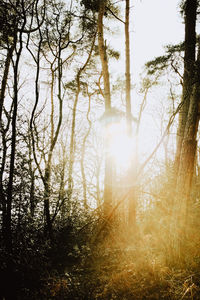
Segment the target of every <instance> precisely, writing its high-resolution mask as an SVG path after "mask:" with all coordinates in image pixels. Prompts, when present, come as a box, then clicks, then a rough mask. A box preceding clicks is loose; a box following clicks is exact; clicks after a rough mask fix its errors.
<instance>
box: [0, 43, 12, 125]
mask: <svg viewBox="0 0 200 300" xmlns="http://www.w3.org/2000/svg"><path fill="white" fill-rule="evenodd" d="M14 49H15V44H14V43H13V45H12V46H11V47H10V48H8V50H7V56H6V61H5V69H4V73H3V78H2V82H1V92H0V128H1V121H2V111H3V104H4V98H5V92H6V84H7V80H8V74H9V68H10V62H11V59H12V56H13V51H14Z"/></svg>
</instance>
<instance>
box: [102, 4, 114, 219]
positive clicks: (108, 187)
mask: <svg viewBox="0 0 200 300" xmlns="http://www.w3.org/2000/svg"><path fill="white" fill-rule="evenodd" d="M105 7H106V1H105V0H103V1H100V2H99V11H98V48H99V55H100V59H101V66H102V74H103V82H104V91H103V94H104V100H105V117H106V118H107V120H106V128H105V130H106V131H108V130H109V125H110V124H109V123H110V122H111V120H109V114H110V112H111V93H110V76H109V71H108V59H107V53H106V45H105V41H104V30H103V16H104V14H105ZM108 147H109V137H108V135H106V137H105V177H104V213H105V215H107V214H109V212H110V209H111V205H112V176H113V175H112V161H111V158H110V155H109V152H108Z"/></svg>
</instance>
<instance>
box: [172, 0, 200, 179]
mask: <svg viewBox="0 0 200 300" xmlns="http://www.w3.org/2000/svg"><path fill="white" fill-rule="evenodd" d="M196 13H197V0H187V1H186V3H185V55H184V74H183V91H182V100H181V101H182V108H181V109H180V112H179V123H178V130H177V146H176V156H175V166H174V169H175V176H174V178H175V181H176V178H177V174H178V169H179V163H180V155H181V148H182V143H183V138H184V132H185V126H186V121H187V115H188V110H189V104H190V95H191V93H192V84H193V76H194V66H195V47H196Z"/></svg>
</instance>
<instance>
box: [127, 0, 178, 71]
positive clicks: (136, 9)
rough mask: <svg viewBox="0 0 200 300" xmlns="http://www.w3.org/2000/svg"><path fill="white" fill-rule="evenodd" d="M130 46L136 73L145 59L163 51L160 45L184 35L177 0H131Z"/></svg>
mask: <svg viewBox="0 0 200 300" xmlns="http://www.w3.org/2000/svg"><path fill="white" fill-rule="evenodd" d="M131 2H132V3H133V4H134V5H133V7H132V8H131V10H132V13H131V14H132V16H133V17H132V18H131V27H132V28H130V30H131V31H133V32H132V47H131V51H132V54H133V58H134V59H133V64H132V67H134V70H132V73H133V76H134V73H135V75H136V76H137V75H138V73H140V72H141V68H142V66H143V65H144V63H145V62H146V61H148V60H151V59H153V58H154V57H156V56H159V55H162V54H163V53H164V50H163V46H165V45H167V44H175V43H178V42H180V41H181V40H183V38H184V24H183V20H182V18H181V16H180V13H179V7H178V4H179V2H180V0H141V1H140V0H134V1H133V0H131Z"/></svg>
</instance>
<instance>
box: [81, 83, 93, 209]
mask: <svg viewBox="0 0 200 300" xmlns="http://www.w3.org/2000/svg"><path fill="white" fill-rule="evenodd" d="M87 94H88V111H87V121H88V124H89V127H88V130H87V132H86V134H85V136H84V139H83V144H82V149H81V175H82V184H83V204H84V207H85V209H87V208H88V205H87V182H86V176H85V168H84V159H85V144H86V141H87V138H88V136H89V134H90V130H91V127H92V122H91V120H90V119H89V114H90V105H91V97H92V94H89V92H88V86H87Z"/></svg>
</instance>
